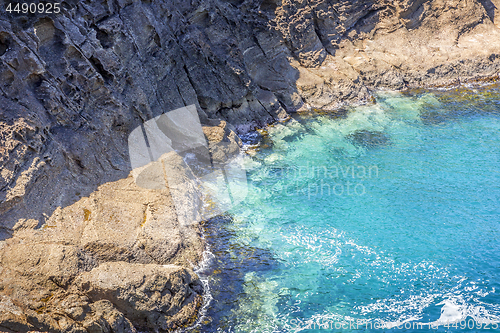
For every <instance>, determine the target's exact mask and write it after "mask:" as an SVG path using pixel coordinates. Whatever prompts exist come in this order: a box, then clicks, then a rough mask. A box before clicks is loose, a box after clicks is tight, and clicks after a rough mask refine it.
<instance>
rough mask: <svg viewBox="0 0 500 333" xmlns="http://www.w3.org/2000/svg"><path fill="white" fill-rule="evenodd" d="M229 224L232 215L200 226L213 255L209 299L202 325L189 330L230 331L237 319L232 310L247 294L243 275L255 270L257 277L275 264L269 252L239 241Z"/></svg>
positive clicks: (213, 219) (220, 217) (237, 321)
mask: <svg viewBox="0 0 500 333" xmlns="http://www.w3.org/2000/svg"><path fill="white" fill-rule="evenodd" d="M231 224H233V220H232V217H231V216H229V215H224V216H217V217H214V218H212V219H210V220H209V221H207V222H206V223H205V225H204V231H205V237H206V240H207V242H208V244H209V246H210V251H211V252H212V253H213V254H214V256H215V260H214V262H213V267H212V270H213V271H212V274H211V276H210V289H211V293H212V297H213V300H212V303H211V304H210V307H209V309H208V312H207V314H206V317H205V318H204V320H203V323H202V326H201V327H198V328H195V329H194V330H193V332H197V333H198V332H199V333H201V332H203V333H206V332H219V331H218V329H219V330H220V329H222V330H223V331H224V332H227V331H230V332H231V331H232V329H234V327H235V326H236V325H237V324H238V323H240V321H241V318H237V317H236V316H235V315H234V311H235V310H236V309H237V307H238V304H239V303H240V301H241V300H243V299H247V298H249V297H251V295H247V294H246V293H245V291H244V284H245V274H247V273H248V272H256V275H257V276H259V275H260V274H259V272H263V271H269V270H272V269H276V268H277V266H278V262H277V260H276V259H275V258H274V257H273V254H272V253H271V252H270V251H268V250H265V249H261V248H257V247H252V246H247V245H244V244H241V243H239V242H238V240H237V239H236V233H235V232H234V231H233V230H232V228H231ZM248 315H249V316H250V315H251V314H248ZM255 315H256V316H258V313H257V314H255Z"/></svg>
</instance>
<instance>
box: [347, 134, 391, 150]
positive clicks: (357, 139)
mask: <svg viewBox="0 0 500 333" xmlns="http://www.w3.org/2000/svg"><path fill="white" fill-rule="evenodd" d="M346 138H347V139H348V140H350V141H351V142H352V143H353V144H355V145H359V146H362V147H365V148H376V147H383V146H387V145H389V144H390V143H391V140H390V138H389V136H388V135H387V134H385V133H384V132H379V131H369V130H358V131H356V132H354V133H352V134H349V135H347V136H346Z"/></svg>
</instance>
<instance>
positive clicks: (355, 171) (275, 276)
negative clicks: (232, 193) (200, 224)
mask: <svg viewBox="0 0 500 333" xmlns="http://www.w3.org/2000/svg"><path fill="white" fill-rule="evenodd" d="M499 98H500V89H499V88H498V87H495V86H490V87H486V88H481V89H461V90H458V91H447V92H441V91H434V92H419V93H416V92H415V93H407V94H399V93H384V94H380V95H379V96H378V97H377V103H376V104H374V105H368V106H362V107H357V108H354V109H351V110H348V112H347V114H345V115H344V116H342V117H334V116H333V115H331V114H318V113H311V114H307V115H299V116H296V117H294V119H292V120H291V121H289V122H287V123H285V124H278V125H275V126H273V127H270V128H269V129H268V135H267V136H266V137H265V139H264V142H263V144H265V145H266V146H268V147H267V148H261V149H259V150H258V151H257V152H256V154H255V155H254V156H252V157H248V158H247V161H246V168H247V170H248V179H249V184H248V186H249V188H248V190H249V193H248V196H247V199H246V200H245V201H244V203H242V204H240V205H238V206H236V207H234V208H233V209H232V210H231V211H230V213H229V215H230V218H221V219H219V220H218V222H217V221H215V222H213V223H214V226H212V227H211V228H212V233H213V235H212V236H213V239H215V238H217V237H219V239H218V241H217V242H218V243H216V244H215V243H214V244H215V245H213V247H214V252H216V253H215V256H216V257H217V256H219V257H220V256H222V257H224V259H220V261H219V262H218V265H220V267H219V268H220V269H219V270H216V271H215V273H214V274H213V276H212V277H211V285H212V289H213V293H214V298H215V301H214V302H212V305H211V307H212V310H210V311H209V313H208V316H207V318H208V319H207V323H209V324H208V326H207V330H214V331H219V332H299V331H300V332H302V331H303V332H327V331H339V328H341V329H340V330H341V331H343V332H350V331H353V332H361V331H373V332H434V331H438V332H448V331H450V332H455V331H462V329H461V328H463V327H465V331H471V332H477V331H484V332H491V331H495V330H496V331H500V329H495V328H500V251H499V250H500V246H499V240H500V101H499ZM266 146H263V147H266ZM216 220H217V219H216ZM217 223H219V224H218V225H217ZM214 228H215V229H214ZM209 238H210V235H209ZM228 262H229V263H228ZM216 265H217V263H216ZM210 321H211V322H210ZM419 324H421V325H423V326H418V325H419ZM321 325H322V326H321ZM335 325H336V326H335ZM341 325H343V326H341ZM398 325H399V327H398ZM467 325H468V327H469V328H467ZM379 327H382V328H379ZM485 327H486V329H485ZM335 328H337V329H335Z"/></svg>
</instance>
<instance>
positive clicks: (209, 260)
mask: <svg viewBox="0 0 500 333" xmlns="http://www.w3.org/2000/svg"><path fill="white" fill-rule="evenodd" d="M202 258H203V259H202V260H201V262H200V263H199V265H198V266H194V267H193V271H194V273H195V274H196V275H198V277H199V279H200V281H201V283H202V285H203V295H202V298H203V304H202V305H201V308H200V310H199V312H198V319H197V320H196V322H195V323H194V324H193V326H191V327H189V328H187V329H186V330H187V331H190V330H192V329H194V328H200V327H202V322H203V320H204V319H205V317H206V315H207V312H208V308H209V306H210V304H211V303H212V300H213V299H214V298H213V296H212V293H211V289H210V283H209V276H210V269H211V266H212V264H213V261H214V259H215V255H214V254H213V253H212V252H211V251H210V249H209V248H208V246H207V249H206V250H205V251H203V254H202Z"/></svg>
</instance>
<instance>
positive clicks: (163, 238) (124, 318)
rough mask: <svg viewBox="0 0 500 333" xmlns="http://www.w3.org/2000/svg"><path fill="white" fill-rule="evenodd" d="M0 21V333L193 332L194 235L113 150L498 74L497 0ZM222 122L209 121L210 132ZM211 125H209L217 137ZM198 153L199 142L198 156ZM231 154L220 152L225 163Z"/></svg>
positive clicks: (93, 12) (230, 5) (170, 9)
mask: <svg viewBox="0 0 500 333" xmlns="http://www.w3.org/2000/svg"><path fill="white" fill-rule="evenodd" d="M6 5H7V3H6V2H2V11H1V13H0V77H1V80H0V138H1V139H0V142H1V144H0V168H1V170H0V235H1V240H2V242H1V243H0V244H1V245H0V275H1V279H0V329H1V330H2V331H8V332H14V331H15V332H19V331H28V330H35V329H36V330H46V331H51V332H126V331H130V332H133V331H135V330H136V329H143V330H148V329H149V330H155V329H157V330H160V331H168V330H174V329H176V328H179V327H187V326H189V325H191V324H193V322H194V319H195V317H196V313H197V310H198V308H199V306H200V304H201V295H202V293H203V287H202V284H201V283H200V281H199V279H198V277H197V276H196V274H194V273H193V271H192V269H193V267H195V266H196V264H197V263H199V261H200V258H201V253H202V251H203V249H204V245H203V242H202V240H201V233H200V228H199V226H198V225H190V226H181V225H180V224H179V223H178V220H177V217H176V215H175V210H174V209H173V205H172V202H171V201H172V200H171V196H170V193H169V191H168V189H161V190H154V191H151V190H144V189H141V188H138V187H137V186H136V184H135V183H134V181H133V179H132V178H131V177H130V176H129V175H130V171H131V170H130V162H129V156H128V148H127V136H128V135H129V133H130V132H131V131H132V130H133V129H134V128H136V127H137V126H139V125H140V124H141V123H143V122H145V121H147V120H149V119H151V118H153V117H155V116H158V115H160V114H162V113H164V112H168V111H169V110H173V109H176V108H178V107H181V106H185V105H192V104H194V105H196V107H197V109H198V113H199V116H200V119H201V121H202V123H203V124H204V125H205V127H204V132H205V134H206V135H207V138H208V139H209V140H211V142H212V143H214V142H215V144H216V143H217V142H222V141H224V142H230V143H231V144H232V145H233V148H234V145H235V144H237V143H238V139H237V138H236V137H235V135H234V133H235V132H236V133H239V134H241V133H245V132H248V131H250V130H252V129H254V128H255V127H262V126H265V125H266V124H269V123H271V122H275V121H279V120H283V119H286V118H287V117H288V114H289V113H290V112H295V111H300V110H302V109H307V108H318V109H323V110H332V111H334V110H335V109H336V108H337V107H339V106H341V105H343V104H345V103H352V102H366V101H369V100H370V92H371V91H372V90H374V89H384V88H386V89H406V88H411V87H421V86H449V85H454V84H460V83H464V82H472V81H478V80H479V81H488V80H495V79H497V78H498V75H499V73H500V29H499V27H500V16H499V9H500V1H499V0H491V1H490V0H481V1H479V0H429V1H425V0H401V1H385V0H357V1H343V0H338V1H337V0H188V1H186V0H183V1H181V0H168V1H160V0H149V1H138V0H108V1H104V0H102V1H90V0H85V1H76V0H69V1H63V2H62V11H61V13H59V14H29V15H24V14H22V13H7V12H6V11H5V9H6ZM222 120H225V121H222ZM226 121H227V122H226ZM214 140H215V141H214ZM233 151H234V149H233Z"/></svg>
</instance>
